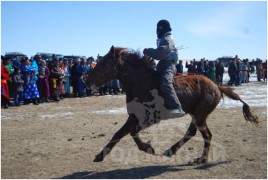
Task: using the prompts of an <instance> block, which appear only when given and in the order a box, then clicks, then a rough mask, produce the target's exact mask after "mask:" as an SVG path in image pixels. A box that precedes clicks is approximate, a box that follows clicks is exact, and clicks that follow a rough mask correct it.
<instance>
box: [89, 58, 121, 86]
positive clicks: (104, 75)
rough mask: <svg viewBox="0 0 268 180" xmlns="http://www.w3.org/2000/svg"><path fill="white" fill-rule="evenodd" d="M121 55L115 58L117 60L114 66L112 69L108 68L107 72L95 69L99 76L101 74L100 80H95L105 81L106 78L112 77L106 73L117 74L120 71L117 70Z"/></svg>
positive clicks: (114, 60)
mask: <svg viewBox="0 0 268 180" xmlns="http://www.w3.org/2000/svg"><path fill="white" fill-rule="evenodd" d="M120 60H121V59H120V57H118V58H115V57H114V58H113V62H116V63H115V64H114V66H113V67H112V68H110V69H108V70H107V71H105V72H103V73H100V72H98V71H97V70H96V69H93V71H92V72H93V73H96V74H98V75H99V76H100V79H99V80H97V81H95V82H101V81H105V80H107V79H110V77H109V76H107V75H106V74H108V75H109V74H111V72H115V73H116V74H117V73H118V70H117V66H118V65H119V62H120Z"/></svg>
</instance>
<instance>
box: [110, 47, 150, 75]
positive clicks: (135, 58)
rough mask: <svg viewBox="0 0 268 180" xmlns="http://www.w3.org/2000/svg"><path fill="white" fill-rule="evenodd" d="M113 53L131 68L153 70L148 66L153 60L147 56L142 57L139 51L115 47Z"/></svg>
mask: <svg viewBox="0 0 268 180" xmlns="http://www.w3.org/2000/svg"><path fill="white" fill-rule="evenodd" d="M115 53H116V54H118V56H119V57H120V59H121V60H122V61H124V62H125V63H127V64H129V65H130V66H132V67H135V68H139V69H140V68H145V69H147V70H148V69H151V70H153V67H152V65H151V64H150V63H151V62H152V60H153V59H152V58H150V57H148V56H143V55H142V53H141V52H140V50H134V49H129V48H121V47H115Z"/></svg>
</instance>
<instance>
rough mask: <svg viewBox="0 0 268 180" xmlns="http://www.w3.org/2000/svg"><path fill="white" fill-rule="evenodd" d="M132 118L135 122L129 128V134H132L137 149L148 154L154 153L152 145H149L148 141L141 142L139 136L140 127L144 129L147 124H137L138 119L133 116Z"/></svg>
mask: <svg viewBox="0 0 268 180" xmlns="http://www.w3.org/2000/svg"><path fill="white" fill-rule="evenodd" d="M134 118H135V119H136V121H135V122H136V124H135V126H133V128H132V129H131V131H130V135H131V136H132V138H133V140H134V141H135V143H136V144H137V146H138V148H139V150H141V151H144V152H146V153H148V154H155V151H154V149H153V147H152V146H151V144H150V143H145V142H143V141H142V140H141V139H140V137H139V134H138V133H139V132H140V131H141V130H142V129H145V128H147V127H148V126H143V127H142V126H141V125H140V124H139V121H138V119H137V118H136V117H135V116H134Z"/></svg>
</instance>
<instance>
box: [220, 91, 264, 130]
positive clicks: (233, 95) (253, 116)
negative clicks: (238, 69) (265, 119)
mask: <svg viewBox="0 0 268 180" xmlns="http://www.w3.org/2000/svg"><path fill="white" fill-rule="evenodd" d="M218 88H219V90H220V91H221V93H223V94H225V95H226V96H227V97H229V98H231V99H233V100H237V101H241V102H242V103H243V115H244V118H245V120H246V121H249V122H252V123H254V124H255V125H258V123H259V120H258V119H259V118H258V116H257V115H256V114H254V113H253V112H251V111H250V107H249V105H248V104H247V103H245V102H244V101H243V100H242V99H241V98H240V97H239V95H238V94H236V93H235V92H234V89H233V88H230V87H223V86H218Z"/></svg>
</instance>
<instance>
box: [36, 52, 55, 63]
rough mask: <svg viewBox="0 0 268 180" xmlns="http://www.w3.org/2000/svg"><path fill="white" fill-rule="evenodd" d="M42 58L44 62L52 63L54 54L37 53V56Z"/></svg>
mask: <svg viewBox="0 0 268 180" xmlns="http://www.w3.org/2000/svg"><path fill="white" fill-rule="evenodd" d="M37 55H39V56H41V57H42V59H43V60H45V61H46V62H50V61H52V55H53V53H36V55H35V56H37Z"/></svg>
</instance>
